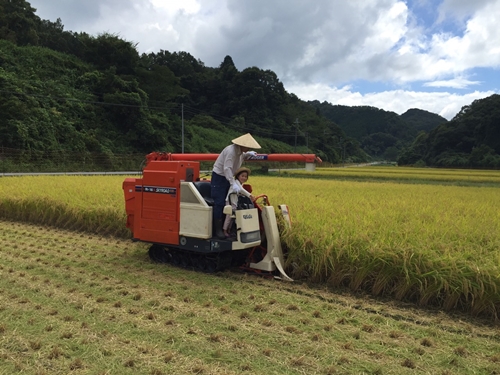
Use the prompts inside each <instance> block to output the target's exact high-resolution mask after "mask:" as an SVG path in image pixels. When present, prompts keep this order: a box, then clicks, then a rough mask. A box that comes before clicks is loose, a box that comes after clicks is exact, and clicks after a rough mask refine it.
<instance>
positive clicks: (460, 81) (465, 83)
mask: <svg viewBox="0 0 500 375" xmlns="http://www.w3.org/2000/svg"><path fill="white" fill-rule="evenodd" d="M480 83H481V82H480V81H469V80H468V79H466V78H462V77H457V78H454V79H450V80H447V81H433V82H427V83H424V86H426V87H449V88H453V89H465V88H468V87H469V86H472V85H479V84H480Z"/></svg>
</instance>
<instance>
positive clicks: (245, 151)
mask: <svg viewBox="0 0 500 375" xmlns="http://www.w3.org/2000/svg"><path fill="white" fill-rule="evenodd" d="M231 142H232V144H231V145H229V146H227V147H225V148H224V150H222V152H221V153H220V155H219V157H218V158H217V160H216V161H215V163H214V167H213V170H212V180H211V196H212V199H213V200H214V207H213V219H214V228H215V235H216V236H217V237H218V238H219V239H224V238H225V235H224V231H223V230H222V225H223V210H224V205H225V202H226V196H227V192H228V190H229V187H230V186H232V187H233V192H234V193H236V194H237V193H238V192H239V191H240V186H239V185H238V184H237V183H235V180H234V174H235V172H236V171H237V170H238V169H239V168H240V167H241V164H243V161H244V160H247V159H248V158H250V157H251V156H255V155H256V154H257V153H256V152H255V151H249V150H250V149H259V148H260V145H259V143H258V142H257V141H256V140H255V139H254V138H253V137H252V136H251V135H250V133H247V134H244V135H242V136H241V137H238V138H235V139H233V140H232V141H231Z"/></svg>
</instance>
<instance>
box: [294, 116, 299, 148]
mask: <svg viewBox="0 0 500 375" xmlns="http://www.w3.org/2000/svg"><path fill="white" fill-rule="evenodd" d="M298 127H299V119H298V118H296V119H295V148H294V152H297V129H298Z"/></svg>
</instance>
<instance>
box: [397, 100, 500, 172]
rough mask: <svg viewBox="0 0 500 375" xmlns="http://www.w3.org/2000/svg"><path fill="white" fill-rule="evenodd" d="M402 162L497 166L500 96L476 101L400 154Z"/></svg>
mask: <svg viewBox="0 0 500 375" xmlns="http://www.w3.org/2000/svg"><path fill="white" fill-rule="evenodd" d="M398 163H399V164H401V165H410V164H417V165H429V166H441V167H480V168H499V167H500V95H496V94H495V95H492V96H490V97H487V98H485V99H480V100H475V101H474V102H473V103H472V104H471V105H468V106H465V107H463V108H462V110H461V111H460V112H459V113H458V114H457V115H456V116H455V117H454V118H453V119H452V120H451V121H450V122H447V123H443V124H441V125H439V126H438V127H437V128H435V129H434V130H432V131H431V132H430V133H429V134H427V133H425V132H422V133H420V134H419V135H418V136H417V138H416V139H415V140H414V141H413V143H412V145H411V146H410V147H409V148H407V149H406V150H404V152H402V153H401V155H400V157H399V160H398Z"/></svg>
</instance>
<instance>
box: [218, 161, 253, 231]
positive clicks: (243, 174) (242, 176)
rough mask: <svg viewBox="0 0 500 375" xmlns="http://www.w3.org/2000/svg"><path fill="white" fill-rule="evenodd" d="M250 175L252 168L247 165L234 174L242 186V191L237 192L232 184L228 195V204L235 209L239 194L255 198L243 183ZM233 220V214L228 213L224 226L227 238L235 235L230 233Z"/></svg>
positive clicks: (235, 179)
mask: <svg viewBox="0 0 500 375" xmlns="http://www.w3.org/2000/svg"><path fill="white" fill-rule="evenodd" d="M249 176H250V169H248V168H245V167H241V168H240V169H238V170H237V171H236V173H235V175H234V182H235V183H236V184H237V185H238V186H239V187H240V191H239V192H238V193H235V192H234V187H233V186H230V187H229V191H228V193H227V197H226V205H227V204H230V205H231V206H232V207H233V210H235V209H236V207H237V206H238V196H239V195H243V196H245V197H247V198H250V199H251V200H252V201H253V200H254V196H253V195H252V194H251V193H250V192H248V191H247V190H245V188H244V187H243V185H245V183H246V182H247V181H248V177H249ZM233 185H234V184H233ZM232 222H233V220H232V218H231V215H226V219H225V220H224V225H223V226H222V229H223V230H224V235H225V236H226V238H231V237H233V236H232V235H231V233H230V231H231V224H232Z"/></svg>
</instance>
